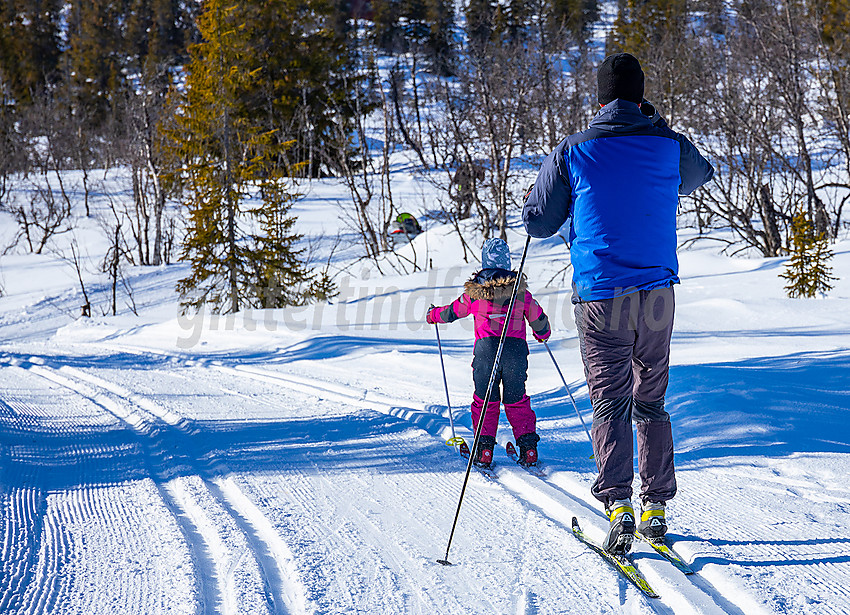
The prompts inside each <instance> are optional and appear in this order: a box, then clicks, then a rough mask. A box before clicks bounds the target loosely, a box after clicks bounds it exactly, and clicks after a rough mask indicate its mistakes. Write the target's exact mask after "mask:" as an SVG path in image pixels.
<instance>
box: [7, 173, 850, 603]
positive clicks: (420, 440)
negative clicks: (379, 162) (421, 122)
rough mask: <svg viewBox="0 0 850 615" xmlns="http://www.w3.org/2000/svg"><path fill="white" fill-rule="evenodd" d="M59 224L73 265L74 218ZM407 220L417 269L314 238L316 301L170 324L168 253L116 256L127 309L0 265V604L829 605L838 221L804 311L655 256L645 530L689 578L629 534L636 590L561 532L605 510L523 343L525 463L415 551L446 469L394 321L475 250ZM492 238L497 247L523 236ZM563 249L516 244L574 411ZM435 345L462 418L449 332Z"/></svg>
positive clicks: (547, 374) (447, 485)
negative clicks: (657, 485)
mask: <svg viewBox="0 0 850 615" xmlns="http://www.w3.org/2000/svg"><path fill="white" fill-rule="evenodd" d="M423 190H425V191H427V188H425V187H422V186H417V185H416V184H415V182H413V180H412V179H411V181H410V182H409V183H407V184H405V183H403V184H402V185H400V186H399V188H398V189H397V191H396V195H397V198H398V199H399V202H405V199H407V202H408V203H410V205H409V207H410V209H411V211H412V212H413V213H415V214H417V215H420V214H422V213H424V212H421V211H420V208H421V206H420V204H421V203H424V202H426V201H427V199H426V198H424V197H423V196H422V195H423V192H422V191H423ZM426 196H427V194H426ZM341 198H343V192H342V191H341V189H340V188H339V187H338V186H336V185H334V184H333V183H332V182H331V181H330V180H328V181H327V182H323V183H320V182H316V183H315V184H314V185H313V187H312V189H311V192H310V193H309V195H308V196H307V198H305V199H303V200H302V201H300V202H299V203H298V204H297V206H296V213H297V214H298V215H299V222H298V227H297V228H298V229H299V231H300V232H304V233H306V234H307V235H308V236H311V235H312V236H319V235H320V234H322V233H325V234H327V233H333V232H336V229H337V228H338V220H337V218H336V216H337V212H336V210H335V209H333V207H332V204H333V202H334V200H335V199H341ZM423 218H424V216H423ZM514 222H516V221H514ZM11 226H12V223H11V221H10V219H9V218H3V219H2V223H0V233H2V234H3V235H4V237H3V238H2V239H3V241H6V240H7V239H8V237H6V235H8V234H9V233H11V232H13V231H12V229H11ZM79 228H80V229H81V230H80V231H79V236H78V240H79V242H80V245H81V246H84V247H85V249H86V250H87V253H88V254H89V255H90V256H91V258H92V261H93V262H95V261H98V260H100V259H102V258H103V254H104V253H105V250H106V246H105V245H103V242H102V241H101V240H99V239H98V237H99V236H100V235H99V232H98V230H97V225H96V224H95V223H94V221H93V220H83V221H82V222H81V224H80V225H79ZM426 228H427V231H426V232H425V233H424V234H423V235H420V236H419V237H417V238H416V239H414V241H413V243H412V244H411V245H410V246H407V247H405V248H402V250H404V251H406V252H405V253H406V254H407V256H408V257H409V258H411V259H413V260H416V262H418V264H419V266H420V267H421V268H422V270H421V271H416V272H414V273H410V274H406V275H403V274H398V273H394V274H392V275H385V276H380V275H378V273H377V272H376V271H374V270H373V269H371V268H369V267H365V266H364V265H363V264H362V263H359V262H357V261H356V257H357V254H356V249H355V248H353V247H351V244H350V243H345V241H344V243H343V245H344V246H348V247H347V248H346V249H343V250H340V251H339V252H338V253H337V254H336V256H335V259H336V260H335V261H334V267H335V271H339V272H341V273H340V274H339V275H338V277H337V283H338V284H339V288H340V296H339V297H337V298H336V299H335V300H334V301H333V302H332V304H321V305H314V306H310V307H308V308H293V309H288V310H275V311H268V312H259V311H253V312H246V313H241V314H238V315H236V316H235V317H229V318H225V317H222V318H218V317H215V316H212V315H209V314H205V315H200V316H179V315H178V305H177V304H178V299H177V297H176V295H175V293H174V290H173V289H174V284H175V282H176V281H177V280H178V279H180V278H181V277H182V276H183V275H185V273H186V270H185V268H184V266H182V265H172V266H163V267H157V268H153V267H148V268H136V269H133V270H130V271H129V281H130V283H131V285H132V288H133V292H134V297H133V299H134V302H135V304H136V306H137V310H138V312H139V314H138V316H137V315H134V314H133V313H132V312H131V311H130V310H129V309H128V308H127V307H126V306H124V307H122V308H121V309H120V310H119V315H118V316H116V317H112V316H102V315H100V314H101V311H102V310H101V309H99V308H102V307H103V306H105V305H106V303H107V294H108V289H107V288H106V287H105V286H104V284H103V281H102V279H101V278H102V276H100V277H99V274H96V273H92V271H91V270H88V271H86V272H85V275H86V276H88V278H87V280H88V281H89V282H90V284H91V288H92V293H93V301H92V302H93V303H94V305H95V306H96V310H95V317H94V318H91V319H82V318H78V316H79V306H80V305H81V304H82V298H81V296H80V295H79V285H78V283H77V280H76V273H75V272H74V270H73V268H71V267H69V265H68V264H67V262H63V261H61V260H60V259H58V258H57V257H56V256H55V255H54V256H51V255H42V256H35V255H22V254H16V255H12V254H9V255H6V256H3V257H2V258H0V281H1V282H0V284H2V288H3V291H4V295H3V296H2V297H0V527H2V538H0V540H1V541H2V544H0V552H2V559H0V612H2V613H20V614H30V613H63V614H64V613H86V614H106V613H152V614H153V613H175V614H176V613H187V614H188V613H204V614H206V613H226V614H233V613H246V614H247V613H251V614H258V613H290V614H304V613H429V614H432V613H444V614H456V613H482V614H488V615H493V614H509V613H510V614H513V613H523V614H524V613H540V614H545V613H575V614H588V613H623V612H625V613H677V614H692V613H706V614H712V613H732V614H736V615H753V614H760V613H787V614H800V613H805V614H834V613H850V555H848V553H850V486H848V484H847V477H848V476H850V424H848V420H847V417H848V411H850V393H848V383H850V240H848V239H845V240H843V241H841V242H839V243H838V244H836V245H835V246H834V251H835V254H836V256H835V258H834V260H833V263H832V264H833V267H834V273H835V274H836V275H837V276H838V277H839V278H840V280H839V281H838V282H837V283H836V285H835V288H834V289H833V290H832V291H831V292H830V293H829V295H828V296H827V297H826V298H820V299H814V300H791V299H786V298H785V297H784V292H783V285H784V281H783V280H782V279H780V278H779V277H778V273H779V272H780V271H781V267H782V264H783V259H781V258H779V259H756V258H730V257H727V256H722V255H719V254H718V253H717V248H716V246H715V245H714V244H709V243H698V244H697V247H696V248H694V249H691V250H688V251H683V252H681V253H680V261H681V274H682V280H683V281H682V284H681V286H679V287H678V288H677V304H678V310H677V316H676V318H677V321H676V329H675V333H674V340H673V351H672V361H673V367H672V371H671V383H670V389H669V396H668V409H669V411H670V413H671V415H672V419H673V426H674V436H675V440H676V447H677V450H676V453H677V466H678V470H679V474H678V478H679V487H680V493H679V496H678V497H677V498H676V499H675V500H674V501H673V502H672V503H671V506H670V517H671V521H670V523H671V539H672V542H673V545H674V547H675V549H676V550H677V551H678V552H679V553H680V554H681V555H682V556H683V557H684V558H685V560H686V561H687V562H688V563H689V564H690V565H691V567H692V568H693V569H694V570H695V571H696V574H695V575H693V576H689V577H686V576H684V575H683V574H682V573H680V572H679V571H677V570H676V569H674V568H673V567H672V566H671V565H670V564H669V563H668V562H667V561H666V560H663V559H662V558H660V557H659V556H658V555H656V554H655V553H654V552H653V551H652V550H650V549H649V548H648V547H646V546H645V545H641V544H636V545H635V550H634V551H635V553H634V561H635V563H636V565H637V566H638V567H639V569H640V570H641V571H642V572H643V573H644V574H645V576H646V578H647V579H648V581H649V582H650V583H651V584H652V586H653V587H654V588H655V589H656V590H657V591H658V593H659V594H660V595H661V597H660V598H659V599H655V600H653V599H649V598H646V597H644V596H643V595H642V594H641V593H640V592H638V591H637V590H636V589H635V588H634V587H633V586H632V585H631V584H629V583H628V582H626V581H624V580H623V579H622V578H621V577H620V576H619V575H618V574H617V573H616V572H615V571H614V570H613V569H612V568H610V567H609V566H608V565H607V564H606V563H605V562H604V561H603V560H602V559H601V558H600V557H598V556H597V555H595V554H594V553H593V552H591V551H589V550H588V549H587V548H586V547H584V546H583V545H582V544H581V543H579V542H578V541H577V540H576V539H575V538H574V537H573V535H572V532H571V531H570V520H571V518H572V517H573V516H577V517H578V518H579V519H580V520H581V521H582V525H583V526H584V527H585V529H586V531H587V532H588V534H590V535H591V536H592V537H595V538H600V537H601V536H602V535H603V532H604V528H605V525H606V520H605V517H604V515H603V513H602V511H601V507H600V506H599V505H598V503H596V502H595V501H594V500H593V498H592V497H591V496H590V491H589V488H590V484H591V481H592V480H593V478H594V466H593V461H591V460H590V458H589V457H590V453H591V452H590V445H589V443H588V442H587V438H586V435H585V432H584V430H583V429H582V426H581V423H580V422H579V420H578V418H577V417H576V415H575V412H574V410H573V408H572V406H571V405H570V403H569V399H568V397H567V395H566V392H565V391H564V390H563V387H562V386H561V382H560V379H559V378H558V375H557V372H556V371H555V369H554V367H553V365H552V363H551V360H550V358H549V356H548V354H547V353H546V352H545V349H543V348H541V347H540V346H537V345H534V344H533V342H532V344H533V347H532V355H531V357H530V368H529V385H528V386H529V392H530V394H531V395H532V403H533V405H534V407H535V409H536V410H537V412H538V416H539V422H538V431H539V433H540V434H541V437H542V440H541V443H540V454H541V459H542V460H543V462H544V467H545V470H546V474H547V476H546V477H545V478H543V479H541V478H537V477H535V476H532V475H530V474H529V473H527V472H525V471H524V470H522V469H520V468H519V467H517V466H515V465H514V464H512V463H511V462H510V460H509V459H508V458H507V457H506V456H505V452H504V449H503V448H501V447H500V448H499V450H497V454H496V464H497V466H496V470H497V473H498V480H496V481H489V480H488V479H486V478H484V477H483V476H481V475H480V474H478V473H473V475H472V477H471V479H470V484H469V487H468V489H467V492H466V496H465V501H464V505H463V508H462V511H461V516H460V522H459V526H458V530H457V533H456V535H455V538H454V542H453V545H452V550H451V554H450V559H451V561H452V562H454V564H455V565H454V566H452V567H443V566H440V565H439V564H437V563H436V561H435V560H437V559H439V558H441V557H443V555H444V553H445V548H446V541H447V539H448V535H449V531H450V528H451V523H452V517H453V515H454V511H455V506H456V502H457V497H458V494H459V491H460V487H461V484H462V481H463V474H464V470H465V462H464V460H463V459H461V458H460V457H459V456H457V455H456V454H455V453H454V452H453V449H452V448H450V447H448V446H446V445H444V444H443V441H444V440H445V439H446V437H447V436H448V435H449V420H448V410H447V407H446V399H445V394H444V390H443V381H442V373H441V370H440V362H439V356H438V353H437V344H436V338H435V334H434V329H433V327H431V326H428V325H426V324H425V323H424V321H423V316H424V312H425V309H426V308H427V307H428V306H429V305H430V304H431V303H442V302H448V301H449V300H451V299H453V298H454V297H456V296H457V294H458V292H459V288H460V287H461V285H462V283H463V281H464V280H465V279H466V278H467V277H468V276H469V274H470V273H472V272H473V271H474V270H475V263H474V262H470V263H469V264H466V263H464V262H463V260H462V258H461V257H460V253H461V251H460V247H459V245H458V243H457V238H456V235H454V234H453V232H452V231H451V229H449V228H447V227H443V226H441V225H439V224H438V223H436V222H434V221H430V222H429V224H427V225H426ZM684 238H685V237H682V239H684ZM345 239H346V238H345V237H343V240H345ZM509 240H510V243H511V246H512V248H513V249H514V256H515V258H517V261H518V256H519V250H520V249H521V246H522V244H523V242H524V235H523V234H522V233H521V232H520V231H519V230H518V229H517V230H516V231H515V232H513V233H512V234H511V236H510V237H509ZM566 263H567V260H566V254H565V247H564V245H563V243H562V242H561V241H560V240H557V241H556V240H549V241H542V242H538V241H532V243H531V248H530V252H529V260H528V263H527V272H528V275H529V279H530V288H531V290H532V291H533V292H534V293H535V296H536V297H537V298H538V300H539V301H540V303H541V305H542V306H543V308H544V309H545V310H546V311H547V313H548V314H549V316H550V318H551V320H552V323H553V326H554V333H553V337H552V340H553V341H552V342H551V344H550V347H551V348H552V350H553V352H554V355H555V357H556V359H557V360H558V362H559V365H560V367H561V369H562V370H563V372H564V374H565V376H566V378H567V381H568V382H569V383H570V386H571V387H572V389H573V393H574V394H575V395H576V400H577V403H578V406H579V408H580V409H581V410H582V412H583V413H584V417H585V420H586V421H588V422H589V421H590V404H589V401H588V399H587V393H586V388H585V387H583V372H582V368H581V362H580V358H579V354H578V350H577V342H576V332H575V328H574V326H573V319H572V308H571V304H570V301H569V296H570V294H569V289H568V286H569V284H568V281H564V274H563V273H559V271H561V270H562V269H563V267H564V266H565V265H566ZM429 264H430V267H429ZM553 276H554V280H553V281H552V283H551V284H550V285H547V282H548V281H549V280H550V279H552V278H553ZM567 278H568V274H567ZM440 334H441V337H442V342H443V349H444V352H445V361H446V368H447V372H448V385H449V392H450V396H451V405H452V412H453V416H454V419H455V422H456V423H457V425H458V429H459V431H460V432H461V433H462V434H463V435H466V436H467V437H468V436H469V426H470V414H469V411H468V403H469V401H470V400H471V394H472V381H471V370H470V367H469V364H470V360H471V350H472V333H471V326H470V323H463V324H462V323H455V324H454V325H451V326H449V325H442V326H441V330H440ZM509 434H510V430H509V428H508V427H507V425H506V424H505V423H503V425H502V428H501V429H500V434H499V439H500V444H502V445H504V444H505V443H506V442H507V440H508V437H509Z"/></svg>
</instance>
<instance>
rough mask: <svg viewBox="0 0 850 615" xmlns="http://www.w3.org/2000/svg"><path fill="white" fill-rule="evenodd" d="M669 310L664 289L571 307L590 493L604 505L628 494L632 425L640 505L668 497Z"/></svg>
mask: <svg viewBox="0 0 850 615" xmlns="http://www.w3.org/2000/svg"><path fill="white" fill-rule="evenodd" d="M674 311H675V298H674V294H673V288H672V287H664V288H656V289H654V290H651V291H646V290H641V291H637V292H634V293H631V294H628V295H624V296H622V297H616V298H614V299H604V300H601V301H588V302H584V303H579V304H577V305H576V307H575V317H576V328H577V329H578V337H579V347H580V349H581V357H582V360H583V361H584V373H585V376H586V377H587V386H588V389H589V391H590V401H591V404H592V405H593V428H592V429H591V436H592V438H593V452H594V454H595V455H596V465H597V467H598V469H599V476H597V478H596V481H595V482H594V483H593V487H592V489H591V491H592V493H593V495H594V496H595V497H596V498H597V499H598V500H600V501H601V502H603V503H605V504H606V506H607V505H608V504H610V503H611V502H613V501H614V500H620V499H625V498H631V496H632V480H633V478H634V471H633V463H634V450H633V446H632V420H634V421H635V422H636V423H637V447H638V471H639V473H640V478H641V492H640V497H641V499H642V500H644V501H647V500H651V501H653V502H666V501H667V500H669V499H671V498H672V497H673V496H674V495H676V474H675V470H674V468H673V433H672V429H671V426H670V415H669V414H667V412H666V411H665V410H664V395H665V393H666V391H667V378H668V370H669V362H670V336H671V335H672V332H673V313H674Z"/></svg>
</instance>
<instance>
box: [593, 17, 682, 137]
mask: <svg viewBox="0 0 850 615" xmlns="http://www.w3.org/2000/svg"><path fill="white" fill-rule="evenodd" d="M689 17H690V0H626V2H625V5H624V6H621V8H620V12H619V14H618V16H617V19H616V20H615V22H614V29H613V30H612V31H611V33H610V34H609V35H608V41H607V47H608V53H617V52H620V51H625V52H628V53H631V54H632V55H634V56H635V57H637V58H638V59H639V60H640V62H641V65H642V67H643V70H644V72H645V73H646V85H647V92H646V97H647V98H648V99H649V100H651V101H652V102H653V103H655V104H656V106H657V107H658V109H659V111H661V113H662V114H663V115H664V116H665V117H666V119H667V121H668V122H675V120H676V117H675V115H676V110H677V107H678V105H679V104H680V103H682V102H683V99H684V98H686V97H687V96H690V94H691V92H692V91H693V85H692V84H691V83H689V77H690V74H691V72H692V71H690V70H689V66H690V62H692V61H693V46H692V45H693V42H692V40H691V38H690V36H691V35H690V32H691V30H690V28H689V27H688V19H689Z"/></svg>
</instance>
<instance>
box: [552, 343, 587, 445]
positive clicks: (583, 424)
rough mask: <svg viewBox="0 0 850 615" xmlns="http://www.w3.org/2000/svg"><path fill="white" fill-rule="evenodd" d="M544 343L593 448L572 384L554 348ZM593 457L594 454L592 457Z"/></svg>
mask: <svg viewBox="0 0 850 615" xmlns="http://www.w3.org/2000/svg"><path fill="white" fill-rule="evenodd" d="M543 345H544V346H546V351H547V352H548V353H549V356H550V357H552V363H554V364H555V369H556V370H557V371H558V375H559V376H560V377H561V382H563V383H564V388H565V389H567V395H569V396H570V401H571V402H572V403H573V409H574V410H575V411H576V414H577V415H578V419H579V420H580V421H581V426H582V427H584V433H586V434H587V439H588V440H589V441H590V447H591V448H593V438H591V437H590V431H588V429H587V424H586V423H585V422H584V417H582V415H581V412H579V411H578V406H577V405H576V400H575V398H574V397H573V392H572V391H570V385H568V384H567V379H566V378H564V374H562V373H561V368H560V367H558V362H557V361H556V360H555V355H553V354H552V350H551V349H550V348H549V344H548V343H547V342H546V341H544V342H543ZM590 458H591V459H593V455H591V457H590Z"/></svg>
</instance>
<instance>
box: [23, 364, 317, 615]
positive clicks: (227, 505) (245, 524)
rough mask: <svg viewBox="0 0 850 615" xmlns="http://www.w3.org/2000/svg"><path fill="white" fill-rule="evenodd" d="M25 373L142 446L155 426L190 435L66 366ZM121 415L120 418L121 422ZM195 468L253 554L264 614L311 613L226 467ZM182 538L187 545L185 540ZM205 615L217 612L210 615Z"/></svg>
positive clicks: (212, 463) (182, 425)
mask: <svg viewBox="0 0 850 615" xmlns="http://www.w3.org/2000/svg"><path fill="white" fill-rule="evenodd" d="M29 369H30V370H31V371H34V372H35V373H38V374H40V375H43V376H45V377H46V378H47V379H48V380H51V381H53V382H55V383H57V384H59V385H61V386H64V387H66V388H68V389H70V390H72V391H74V392H75V393H77V394H78V395H80V396H82V397H85V398H87V399H90V400H91V401H93V402H94V403H95V404H97V405H98V406H101V407H103V408H104V409H106V410H107V411H109V412H111V413H112V414H114V415H115V416H117V417H118V418H119V419H121V420H123V421H126V422H127V423H128V424H130V426H131V427H132V428H133V429H134V430H135V431H136V432H137V434H138V435H139V436H140V438H141V439H142V440H143V441H150V439H151V436H150V434H149V433H147V432H146V430H145V429H144V428H145V427H147V426H151V427H155V426H156V424H157V423H159V424H160V425H163V424H164V425H165V426H167V427H166V428H170V429H173V430H177V431H178V432H179V433H180V434H181V435H182V436H190V435H191V434H190V432H189V427H188V425H187V424H188V421H186V420H184V419H183V418H182V417H180V416H179V415H177V414H175V413H174V412H172V411H170V410H168V409H164V408H162V407H160V406H159V405H157V404H155V403H154V402H152V401H151V400H149V399H146V398H145V397H143V396H140V395H137V394H135V393H132V392H130V391H128V390H126V389H125V388H124V387H122V386H121V385H119V384H117V383H113V382H110V381H107V380H104V379H102V378H99V377H97V376H93V375H90V374H87V373H85V372H82V371H80V370H78V369H76V368H72V367H67V366H63V367H60V368H59V369H58V370H56V369H54V368H52V367H47V366H46V365H33V366H32V367H29ZM60 374H61V375H60ZM90 385H91V386H94V387H97V388H100V389H102V390H104V391H107V392H108V393H110V394H111V395H112V396H115V397H117V398H118V399H119V400H120V403H119V404H117V405H118V406H120V405H123V406H125V409H124V412H121V411H120V410H118V409H117V408H116V404H115V402H114V401H112V403H110V401H111V399H110V398H109V397H106V396H104V395H103V394H98V393H96V392H95V391H90V390H88V389H89V388H90ZM129 407H135V408H136V409H135V410H131V409H129ZM122 414H123V416H121V415H122ZM154 456H155V455H154V454H152V453H149V454H148V456H147V457H148V458H153V457H154ZM197 462H198V464H205V465H207V467H206V468H205V469H204V471H203V472H202V473H201V479H202V480H203V482H204V485H205V487H206V488H207V489H208V491H209V492H210V494H211V495H212V497H213V498H214V499H215V500H216V501H217V502H218V503H219V504H220V505H221V506H222V507H223V508H224V510H226V511H227V513H228V515H229V516H230V517H231V518H232V520H233V521H234V522H235V524H236V526H237V527H238V529H239V530H240V531H241V532H242V534H243V535H244V538H245V542H246V545H247V547H248V548H249V549H250V551H251V557H252V558H253V560H254V562H256V564H257V566H258V571H259V573H260V575H261V580H262V584H263V587H264V592H265V593H266V601H267V603H268V604H267V605H266V606H267V608H268V610H269V611H270V612H273V613H291V614H293V615H296V614H301V613H305V614H306V613H310V612H311V610H312V609H311V607H310V605H309V604H308V603H307V601H306V598H305V595H304V594H305V592H304V588H303V587H301V586H300V584H299V583H298V582H297V581H296V580H294V579H297V576H295V570H294V564H293V560H294V557H293V556H292V554H291V552H289V549H288V547H287V545H286V544H285V543H284V542H283V541H282V540H281V539H280V537H279V536H278V535H277V534H276V532H275V531H274V528H273V526H272V524H271V523H270V522H269V521H268V520H267V519H266V518H265V517H264V516H263V514H262V512H261V511H260V509H259V508H257V507H256V505H255V504H253V503H252V502H251V501H250V500H249V499H248V498H247V497H246V496H245V495H244V493H243V492H242V490H241V489H240V488H239V486H238V485H236V483H235V482H234V481H233V480H232V479H231V478H230V477H229V476H227V475H228V474H230V471H229V470H228V469H227V467H226V466H225V465H224V464H222V463H220V462H218V461H217V460H215V459H208V460H206V461H203V460H201V459H198V460H197ZM156 482H157V484H158V486H160V494H161V496H162V499H163V500H164V501H165V503H166V506H167V507H168V508H169V509H170V510H172V512H173V513H174V515H175V516H176V517H180V518H184V519H191V515H190V514H189V513H188V512H187V511H186V510H185V509H184V508H183V507H182V506H181V504H180V503H179V502H178V501H177V499H175V498H174V497H173V495H172V494H171V493H170V492H169V490H168V489H167V488H163V487H162V486H161V482H162V481H156ZM193 525H194V526H195V527H194V529H193V531H192V532H187V531H184V535H186V534H190V533H194V534H198V535H200V536H202V537H203V540H204V542H205V544H206V545H207V546H208V545H209V544H210V543H211V542H215V540H214V539H211V538H207V537H206V536H204V535H203V534H202V533H201V532H200V530H199V528H198V527H197V525H195V524H194V523H193ZM184 537H185V538H186V540H187V542H189V537H188V536H184ZM201 548H202V547H200V545H195V548H194V549H193V552H199V551H200V550H201ZM234 564H235V563H234ZM206 567H207V570H206V571H205V572H202V573H199V575H198V576H199V578H200V577H205V578H214V579H216V580H218V581H219V583H220V582H221V579H220V578H219V575H218V574H216V572H217V571H216V570H215V569H216V566H215V565H214V564H213V565H212V571H210V570H209V563H207V564H206ZM223 592H224V590H223V589H222V588H221V587H218V588H217V594H218V597H217V599H216V600H215V602H216V603H224V602H226V600H225V599H224V598H223V597H222V596H223ZM202 593H208V592H202ZM205 606H206V608H207V609H213V607H214V606H215V605H214V604H205ZM208 612H210V613H212V612H217V611H216V610H215V609H213V610H209V611H208Z"/></svg>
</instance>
